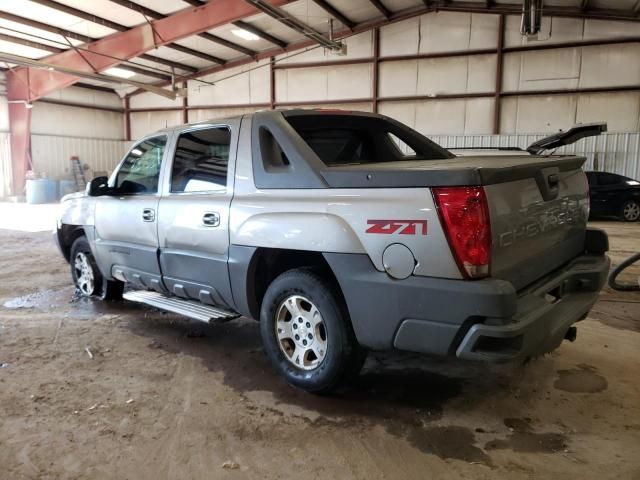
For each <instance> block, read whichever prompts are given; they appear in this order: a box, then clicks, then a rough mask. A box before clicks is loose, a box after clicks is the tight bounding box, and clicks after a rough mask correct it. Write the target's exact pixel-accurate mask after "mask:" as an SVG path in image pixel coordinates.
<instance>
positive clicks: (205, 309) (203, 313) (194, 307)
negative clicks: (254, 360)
mask: <svg viewBox="0 0 640 480" xmlns="http://www.w3.org/2000/svg"><path fill="white" fill-rule="evenodd" d="M122 297H123V298H124V299H126V300H130V301H132V302H138V303H145V304H147V305H150V306H152V307H156V308H159V309H161V310H166V311H168V312H173V313H178V314H180V315H184V316H185V317H189V318H193V319H194V320H200V321H201V322H206V323H211V322H220V321H225V320H233V319H234V318H238V317H239V316H240V314H238V313H236V312H231V311H229V310H225V309H223V308H219V307H213V306H211V305H205V304H203V303H200V302H196V301H193V300H184V299H182V298H176V297H167V296H165V295H163V294H161V293H158V292H150V291H146V290H135V291H132V292H127V293H125V294H123V295H122Z"/></svg>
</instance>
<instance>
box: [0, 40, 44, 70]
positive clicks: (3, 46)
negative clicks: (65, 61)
mask: <svg viewBox="0 0 640 480" xmlns="http://www.w3.org/2000/svg"><path fill="white" fill-rule="evenodd" d="M0 52H3V53H11V54H13V55H20V56H22V57H28V58H37V59H40V58H42V57H46V56H47V55H50V53H49V52H47V51H45V50H40V49H39V48H32V47H27V46H25V45H20V44H17V43H13V42H7V41H5V40H0ZM3 63H4V62H3ZM3 66H4V65H3Z"/></svg>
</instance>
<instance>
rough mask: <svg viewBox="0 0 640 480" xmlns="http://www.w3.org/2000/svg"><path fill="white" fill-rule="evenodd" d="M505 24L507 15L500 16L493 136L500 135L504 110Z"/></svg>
mask: <svg viewBox="0 0 640 480" xmlns="http://www.w3.org/2000/svg"><path fill="white" fill-rule="evenodd" d="M504 22H505V15H504V14H500V20H499V22H498V49H497V54H496V89H495V96H494V106H493V134H494V135H498V134H499V133H500V118H501V108H502V68H503V65H504Z"/></svg>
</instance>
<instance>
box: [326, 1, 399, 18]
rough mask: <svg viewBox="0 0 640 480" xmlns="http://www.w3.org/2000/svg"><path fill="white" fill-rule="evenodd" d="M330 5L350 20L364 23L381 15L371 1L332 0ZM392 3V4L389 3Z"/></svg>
mask: <svg viewBox="0 0 640 480" xmlns="http://www.w3.org/2000/svg"><path fill="white" fill-rule="evenodd" d="M329 3H330V4H331V5H332V6H333V7H334V8H336V9H337V10H338V11H339V12H340V13H342V14H343V15H344V16H346V17H347V18H348V19H349V20H351V21H353V22H356V23H362V22H365V21H367V20H372V19H374V18H377V17H378V16H379V15H380V14H379V13H378V10H377V9H376V7H374V6H373V4H372V3H371V2H370V1H369V0H350V1H347V2H345V1H340V0H332V1H331V0H330V1H329ZM387 3H389V4H390V3H391V2H387Z"/></svg>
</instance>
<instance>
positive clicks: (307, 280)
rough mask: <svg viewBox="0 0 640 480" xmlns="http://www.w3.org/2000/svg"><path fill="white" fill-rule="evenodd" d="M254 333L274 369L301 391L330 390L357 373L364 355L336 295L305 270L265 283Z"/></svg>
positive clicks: (309, 271) (331, 289) (321, 391)
mask: <svg viewBox="0 0 640 480" xmlns="http://www.w3.org/2000/svg"><path fill="white" fill-rule="evenodd" d="M260 332H261V334H262V342H263V344H264V348H265V351H266V353H267V356H268V357H269V360H270V361H271V364H272V365H273V367H274V369H275V370H276V371H277V372H278V373H279V374H280V375H282V376H283V377H284V378H285V379H286V380H287V382H288V383H289V384H291V385H293V386H295V387H298V388H300V389H302V390H306V391H307V392H312V393H317V394H323V393H329V392H331V391H333V390H335V389H336V388H338V387H340V386H341V385H343V384H344V383H346V382H347V381H349V380H350V379H352V378H353V377H355V376H356V375H357V374H358V372H359V371H360V369H361V368H362V364H363V363H364V360H365V357H366V351H365V350H364V349H363V348H362V347H361V346H360V345H359V344H358V342H357V340H356V338H355V334H354V333H353V328H352V327H351V321H350V319H349V315H348V313H347V310H346V308H345V306H344V303H343V301H342V299H341V297H340V295H339V293H338V292H337V291H336V290H335V288H334V287H333V285H331V283H329V282H328V281H327V280H326V279H324V278H323V277H322V276H321V275H320V274H319V273H318V272H316V271H314V270H313V269H310V268H299V269H295V270H290V271H288V272H285V273H283V274H282V275H280V276H279V277H278V278H276V279H275V280H274V281H273V282H272V283H271V285H269V288H268V289H267V291H266V293H265V296H264V299H263V302H262V308H261V312H260Z"/></svg>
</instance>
